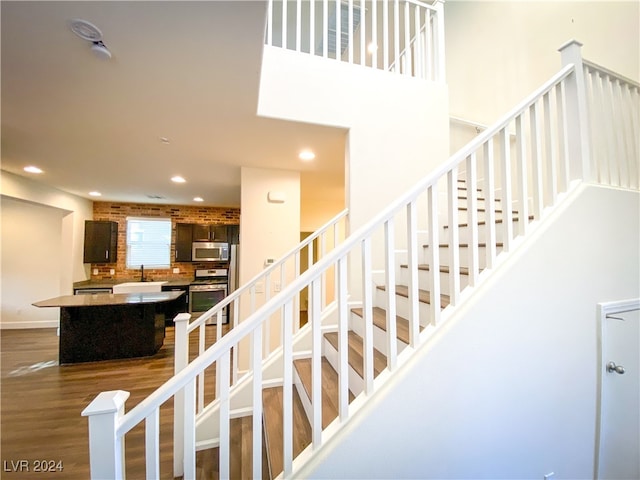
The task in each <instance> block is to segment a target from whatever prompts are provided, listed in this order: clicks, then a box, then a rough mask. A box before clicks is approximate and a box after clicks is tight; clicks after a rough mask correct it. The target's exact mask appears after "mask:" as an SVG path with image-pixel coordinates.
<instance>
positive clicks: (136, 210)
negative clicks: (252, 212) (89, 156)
mask: <svg viewBox="0 0 640 480" xmlns="http://www.w3.org/2000/svg"><path fill="white" fill-rule="evenodd" d="M127 217H162V218H171V227H172V228H171V258H172V259H173V258H175V255H174V253H175V252H174V249H175V239H176V223H201V224H224V225H237V224H239V223H240V209H239V208H224V207H191V206H182V205H148V204H143V203H113V202H94V203H93V219H94V220H109V221H112V222H118V261H117V263H95V264H92V265H91V279H92V280H118V281H121V280H122V281H126V280H137V279H138V278H139V275H140V270H131V269H127V267H126V264H127V262H126V260H127ZM223 266H225V265H224V264H216V263H215V262H200V263H198V262H196V263H191V262H174V261H173V260H172V261H171V266H170V267H169V268H168V269H146V268H145V277H150V278H151V279H152V280H156V279H161V280H167V279H173V280H178V279H189V280H191V279H192V278H193V275H194V270H195V269H196V268H218V267H223ZM175 267H177V268H179V269H180V273H177V274H176V273H173V268H175ZM94 269H97V270H98V274H97V275H94V274H93V271H94ZM111 269H114V270H115V274H113V275H111V273H110V270H111Z"/></svg>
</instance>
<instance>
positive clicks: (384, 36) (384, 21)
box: [374, 0, 389, 70]
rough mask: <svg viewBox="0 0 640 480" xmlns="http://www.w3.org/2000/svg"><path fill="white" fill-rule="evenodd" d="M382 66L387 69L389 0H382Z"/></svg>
mask: <svg viewBox="0 0 640 480" xmlns="http://www.w3.org/2000/svg"><path fill="white" fill-rule="evenodd" d="M374 3H375V2H374ZM382 68H383V69H384V70H389V0H382Z"/></svg>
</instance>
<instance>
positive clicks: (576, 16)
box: [444, 0, 640, 124]
mask: <svg viewBox="0 0 640 480" xmlns="http://www.w3.org/2000/svg"><path fill="white" fill-rule="evenodd" d="M444 11H445V37H446V38H445V42H446V43H445V45H446V64H447V83H448V84H449V92H450V96H451V106H450V109H451V114H452V115H456V116H460V117H465V118H468V119H470V120H475V121H478V122H480V123H485V124H491V123H492V122H494V121H495V120H497V118H498V117H499V116H500V115H502V114H504V113H506V112H507V111H509V110H510V109H511V108H512V107H513V106H514V105H515V104H516V103H517V102H518V101H519V100H521V99H523V98H524V97H525V96H526V95H528V94H529V93H531V92H532V91H533V90H534V89H535V88H536V87H538V86H540V85H542V84H543V83H544V82H545V81H546V80H547V79H549V78H550V77H551V76H552V75H553V74H554V73H555V72H557V71H558V70H559V69H560V66H561V64H560V54H559V53H558V51H557V50H558V48H560V46H562V45H563V44H564V43H566V42H567V41H568V40H571V39H576V40H578V41H579V42H581V43H582V44H584V47H583V57H584V58H586V59H588V60H591V61H592V62H595V63H598V64H600V65H603V66H605V67H607V68H609V69H610V70H613V71H615V72H618V73H620V74H622V75H625V76H627V77H630V78H632V79H635V80H636V81H637V80H638V79H640V63H639V62H640V42H638V32H639V31H640V3H639V2H637V1H630V2H615V1H555V2H546V1H502V2H490V1H482V2H478V1H458V0H452V1H447V2H446V3H445V5H444Z"/></svg>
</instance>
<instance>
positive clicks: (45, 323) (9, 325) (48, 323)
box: [0, 320, 60, 330]
mask: <svg viewBox="0 0 640 480" xmlns="http://www.w3.org/2000/svg"><path fill="white" fill-rule="evenodd" d="M59 325H60V321H59V320H36V321H30V322H2V323H0V330H18V329H28V328H58V326H59Z"/></svg>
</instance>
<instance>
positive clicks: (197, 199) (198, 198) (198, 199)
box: [193, 197, 204, 202]
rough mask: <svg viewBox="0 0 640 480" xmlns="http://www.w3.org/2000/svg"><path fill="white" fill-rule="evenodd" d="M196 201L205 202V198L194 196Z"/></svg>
mask: <svg viewBox="0 0 640 480" xmlns="http://www.w3.org/2000/svg"><path fill="white" fill-rule="evenodd" d="M193 201H194V202H204V198H202V197H193Z"/></svg>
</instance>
